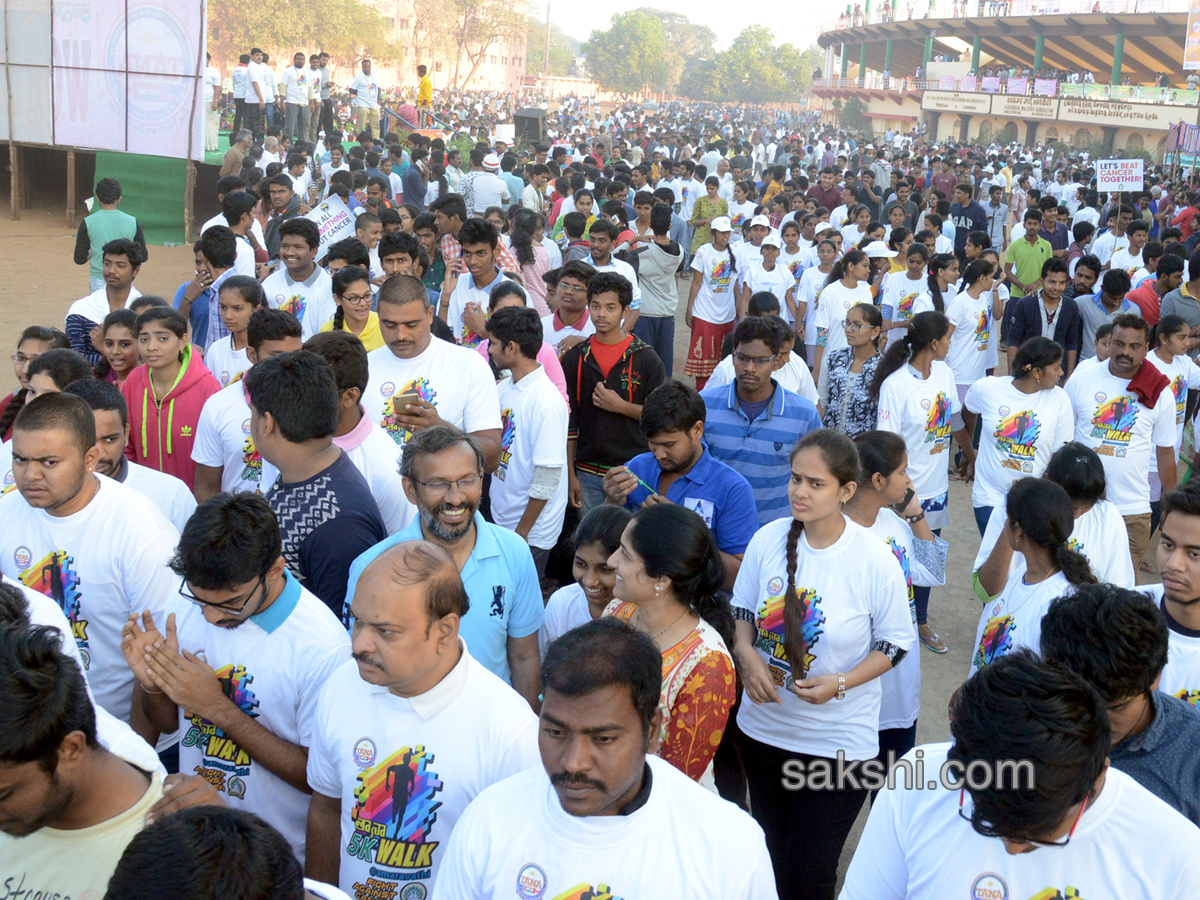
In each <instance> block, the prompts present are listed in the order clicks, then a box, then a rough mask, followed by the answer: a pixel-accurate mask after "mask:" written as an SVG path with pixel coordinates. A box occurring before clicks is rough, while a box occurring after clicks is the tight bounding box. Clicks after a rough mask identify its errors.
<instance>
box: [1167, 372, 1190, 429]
mask: <svg viewBox="0 0 1200 900" xmlns="http://www.w3.org/2000/svg"><path fill="white" fill-rule="evenodd" d="M1171 393H1172V394H1174V395H1175V424H1176V425H1182V424H1183V418H1184V416H1185V415H1186V414H1187V382H1186V381H1184V380H1183V376H1182V375H1176V376H1175V377H1174V378H1173V379H1171Z"/></svg>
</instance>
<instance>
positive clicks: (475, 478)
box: [411, 475, 483, 494]
mask: <svg viewBox="0 0 1200 900" xmlns="http://www.w3.org/2000/svg"><path fill="white" fill-rule="evenodd" d="M411 480H412V482H413V483H414V484H419V485H421V487H423V488H425V490H427V491H429V492H430V493H431V494H444V493H446V492H447V491H449V490H450V485H454V486H455V487H457V488H458V489H459V490H460V491H462V493H464V494H465V493H466V492H467V491H470V490H474V489H475V488H476V487H478V486H479V482H481V481H482V480H483V478H482V477H481V476H479V475H468V476H466V477H465V478H460V479H458V481H418V480H417V479H416V478H413V479H411Z"/></svg>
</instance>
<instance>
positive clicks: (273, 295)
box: [262, 266, 337, 341]
mask: <svg viewBox="0 0 1200 900" xmlns="http://www.w3.org/2000/svg"><path fill="white" fill-rule="evenodd" d="M262 289H263V293H264V294H266V295H267V303H269V304H270V305H271V308H272V309H282V310H284V311H285V312H290V313H291V314H292V315H293V316H295V317H296V318H297V319H299V320H300V328H301V333H302V336H303V338H304V340H306V341H307V340H308V339H309V338H310V337H312V336H313V335H314V334H316V333H317V332H318V331H320V330H321V326H322V325H324V324H325V323H326V322H328V321H329V320H330V319H332V318H333V314H334V313H335V312H337V304H336V303H334V302H333V279H331V278H330V277H329V273H328V272H326V271H325V270H324V269H322V268H321V267H320V266H314V267H313V272H312V274H311V275H309V276H308V278H307V279H306V280H305V281H293V280H292V276H291V275H290V274H289V272H288V270H287V268H286V267H283V266H281V267H280V268H278V269H276V270H275V271H274V272H272V273H271V274H270V275H268V276H267V277H266V278H264V279H263V283H262Z"/></svg>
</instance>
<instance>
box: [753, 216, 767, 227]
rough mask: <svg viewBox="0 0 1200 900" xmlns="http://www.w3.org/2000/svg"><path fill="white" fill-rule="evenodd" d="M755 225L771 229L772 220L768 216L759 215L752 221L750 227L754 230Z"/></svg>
mask: <svg viewBox="0 0 1200 900" xmlns="http://www.w3.org/2000/svg"><path fill="white" fill-rule="evenodd" d="M755 225H761V226H762V227H763V228H770V227H771V220H770V219H768V218H767V217H766V216H763V215H758V216H755V217H754V218H753V219H751V220H750V227H751V228H753V227H754V226H755Z"/></svg>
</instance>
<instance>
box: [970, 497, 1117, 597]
mask: <svg viewBox="0 0 1200 900" xmlns="http://www.w3.org/2000/svg"><path fill="white" fill-rule="evenodd" d="M1007 518H1008V514H1007V512H1006V511H1005V506H1004V503H1003V502H1000V503H998V504H996V507H995V508H994V509H993V510H992V516H991V518H990V519H988V524H987V528H986V529H985V530H984V532H983V538H982V540H981V541H980V544H979V553H978V554H977V555H976V557H975V563H974V565H973V566H972V571H974V572H978V571H979V570H980V568H982V567H983V564H984V563H985V562H987V558H988V557H989V556H991V554H992V549H993V548H994V547H995V546H996V542H997V541H999V540H1000V539H1001V535H1002V534H1003V533H1004V521H1005V519H1007ZM1128 540H1129V535H1128V533H1127V532H1126V531H1125V520H1124V519H1122V518H1121V514H1120V513H1119V512H1117V508H1116V507H1115V506H1113V505H1112V504H1111V503H1109V502H1108V501H1107V500H1099V501H1097V502H1096V503H1095V505H1094V506H1092V508H1091V509H1089V510H1088V511H1087V512H1085V513H1084V514H1083V515H1082V516H1080V517H1079V518H1077V519H1076V520H1075V526H1074V528H1072V529H1071V537H1070V538H1069V539H1068V540H1067V546H1068V547H1070V548H1071V549H1072V550H1074V551H1075V552H1076V553H1079V554H1080V555H1081V556H1083V557H1084V558H1085V559H1086V560H1087V561H1088V565H1090V566H1091V567H1092V573H1093V574H1094V575H1095V576H1096V579H1097V580H1098V581H1100V582H1101V583H1104V584H1115V585H1117V587H1123V588H1132V587H1133V585H1134V574H1133V561H1132V560H1131V559H1130V558H1129V554H1128V553H1117V552H1113V548H1120V547H1124V546H1126V544H1127V542H1128ZM1024 571H1025V556H1024V555H1023V554H1021V553H1014V554H1013V555H1012V561H1011V562H1010V563H1009V565H1008V576H1009V577H1010V578H1011V577H1012V576H1013V575H1014V574H1019V573H1022V572H1024Z"/></svg>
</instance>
